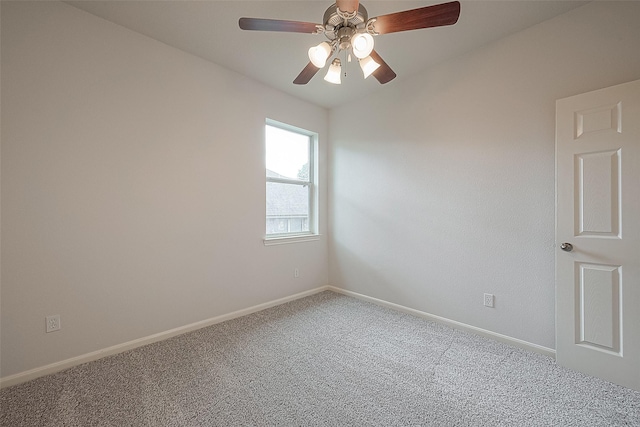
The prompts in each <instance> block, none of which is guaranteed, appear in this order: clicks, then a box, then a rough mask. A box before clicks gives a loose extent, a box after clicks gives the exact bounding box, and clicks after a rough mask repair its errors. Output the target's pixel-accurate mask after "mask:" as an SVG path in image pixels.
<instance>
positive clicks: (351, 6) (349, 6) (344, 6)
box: [336, 0, 360, 13]
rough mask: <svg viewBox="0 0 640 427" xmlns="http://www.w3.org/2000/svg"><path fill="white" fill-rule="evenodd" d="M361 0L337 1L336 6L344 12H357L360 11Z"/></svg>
mask: <svg viewBox="0 0 640 427" xmlns="http://www.w3.org/2000/svg"><path fill="white" fill-rule="evenodd" d="M359 3H360V2H359V0H336V6H338V9H340V10H341V11H342V12H349V13H351V12H355V11H356V10H358V5H359Z"/></svg>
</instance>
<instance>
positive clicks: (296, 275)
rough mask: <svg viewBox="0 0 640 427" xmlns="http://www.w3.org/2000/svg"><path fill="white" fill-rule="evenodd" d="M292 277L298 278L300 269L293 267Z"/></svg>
mask: <svg viewBox="0 0 640 427" xmlns="http://www.w3.org/2000/svg"><path fill="white" fill-rule="evenodd" d="M293 277H295V278H298V277H300V270H298V269H297V268H294V269H293Z"/></svg>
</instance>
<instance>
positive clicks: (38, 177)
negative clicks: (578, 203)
mask: <svg viewBox="0 0 640 427" xmlns="http://www.w3.org/2000/svg"><path fill="white" fill-rule="evenodd" d="M1 83H2V310H1V314H2V323H1V324H2V330H1V334H2V335H1V340H2V341H1V342H2V371H1V375H2V376H3V377H4V376H8V375H11V374H15V373H18V372H23V371H25V370H28V369H31V368H35V367H40V366H43V365H46V364H49V363H53V362H57V361H60V360H64V359H67V358H70V357H73V356H78V355H82V354H85V353H87V352H91V351H95V350H99V349H102V348H106V347H109V346H112V345H115V344H120V343H123V342H127V341H130V340H133V339H136V338H140V337H145V336H148V335H151V334H154V333H158V332H162V331H166V330H169V329H172V328H176V327H179V326H183V325H187V324H190V323H193V322H196V321H199V320H203V319H207V318H211V317H214V316H217V315H220V314H224V313H229V312H232V311H235V310H238V309H242V308H247V307H250V306H253V305H256V304H259V303H263V302H267V301H271V300H274V299H277V298H281V297H285V296H289V295H292V294H295V293H297V292H301V291H304V290H308V289H312V288H315V287H318V286H322V285H326V284H327V271H328V267H327V244H326V241H325V240H324V239H325V237H322V239H321V240H320V241H316V242H308V243H300V244H294V245H283V246H271V247H265V246H264V245H263V242H262V237H263V235H264V227H265V218H264V212H265V194H264V192H265V184H264V182H265V181H264V179H265V178H264V147H263V132H264V130H263V129H264V121H265V118H266V117H269V118H272V119H274V120H278V121H282V122H285V123H290V124H292V125H295V126H298V127H302V128H306V129H309V130H312V131H316V132H318V133H319V134H320V144H321V148H320V165H321V169H320V192H321V193H320V210H321V216H320V218H321V222H320V232H321V233H322V234H323V235H326V185H325V183H326V178H325V175H326V174H325V167H326V162H325V160H326V145H325V144H326V136H327V125H328V113H327V111H326V110H324V109H321V108H318V107H315V106H312V105H309V104H307V103H304V102H301V101H298V100H296V99H294V98H291V97H290V96H287V95H283V94H281V93H279V92H277V91H274V90H271V89H269V88H266V87H265V86H262V85H261V84H258V83H256V82H254V81H251V80H249V79H247V78H244V77H242V76H240V75H238V74H235V73H232V72H229V71H226V70H224V69H223V68H221V67H219V66H216V65H214V64H211V63H208V62H206V61H204V60H202V59H199V58H197V57H195V56H192V55H188V54H186V53H184V52H181V51H179V50H176V49H173V48H170V47H168V46H166V45H164V44H162V43H159V42H156V41H154V40H151V39H149V38H147V37H144V36H141V35H139V34H136V33H134V32H131V31H129V30H126V29H124V28H122V27H120V26H117V25H114V24H111V23H109V22H107V21H104V20H101V19H99V18H96V17H95V16H92V15H89V14H87V13H85V12H82V11H80V10H78V9H75V8H73V7H71V6H68V5H66V4H64V3H58V2H38V3H35V2H19V3H7V2H3V4H2V81H1ZM294 267H297V268H299V270H300V278H298V279H294V278H293V269H294ZM50 314H60V315H61V316H62V330H61V331H59V332H55V333H51V334H45V332H44V318H45V316H46V315H50Z"/></svg>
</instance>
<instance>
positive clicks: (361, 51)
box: [351, 33, 373, 59]
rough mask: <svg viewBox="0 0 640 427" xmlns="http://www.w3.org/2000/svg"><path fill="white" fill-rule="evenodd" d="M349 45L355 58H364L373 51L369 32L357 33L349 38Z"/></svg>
mask: <svg viewBox="0 0 640 427" xmlns="http://www.w3.org/2000/svg"><path fill="white" fill-rule="evenodd" d="M351 47H352V48H353V54H354V55H355V57H356V58H358V59H362V58H366V57H367V56H369V55H371V52H372V51H373V37H372V36H371V34H369V33H358V34H356V35H355V36H353V37H352V38H351Z"/></svg>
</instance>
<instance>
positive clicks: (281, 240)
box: [263, 234, 320, 246]
mask: <svg viewBox="0 0 640 427" xmlns="http://www.w3.org/2000/svg"><path fill="white" fill-rule="evenodd" d="M316 240H320V235H319V234H303V235H297V236H278V237H265V238H264V240H263V241H264V245H265V246H275V245H288V244H290V243H302V242H315V241H316Z"/></svg>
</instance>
